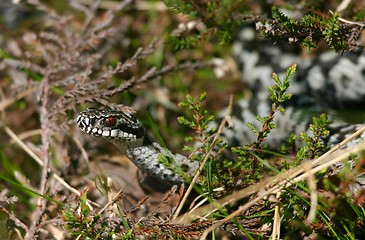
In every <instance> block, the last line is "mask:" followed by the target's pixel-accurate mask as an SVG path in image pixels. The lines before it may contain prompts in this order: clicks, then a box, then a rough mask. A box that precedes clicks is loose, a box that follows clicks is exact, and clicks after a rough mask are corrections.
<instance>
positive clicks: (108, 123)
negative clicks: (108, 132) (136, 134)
mask: <svg viewBox="0 0 365 240" xmlns="http://www.w3.org/2000/svg"><path fill="white" fill-rule="evenodd" d="M116 123H117V119H116V118H115V117H108V118H107V119H105V122H104V124H105V126H106V127H113V126H115V124H116Z"/></svg>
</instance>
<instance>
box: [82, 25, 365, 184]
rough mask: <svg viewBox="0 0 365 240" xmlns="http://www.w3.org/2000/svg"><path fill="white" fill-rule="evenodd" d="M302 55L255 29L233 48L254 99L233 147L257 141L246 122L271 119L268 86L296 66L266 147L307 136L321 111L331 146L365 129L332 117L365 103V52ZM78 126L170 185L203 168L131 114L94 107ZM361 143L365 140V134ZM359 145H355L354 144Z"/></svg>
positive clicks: (247, 101) (239, 121)
mask: <svg viewBox="0 0 365 240" xmlns="http://www.w3.org/2000/svg"><path fill="white" fill-rule="evenodd" d="M258 46H259V47H258ZM299 51H300V50H298V48H295V47H291V46H287V45H285V44H277V45H273V44H272V42H270V41H268V40H264V39H261V38H259V37H258V36H257V34H256V33H255V31H254V30H253V29H252V28H243V30H242V31H241V33H240V35H239V39H238V41H236V42H235V43H234V45H233V55H234V57H235V59H236V62H237V64H238V66H239V68H240V69H241V79H242V81H244V84H245V85H246V86H247V87H248V88H249V89H250V90H251V91H252V96H253V97H251V98H250V97H247V98H244V99H241V100H239V101H237V102H236V103H235V106H234V112H233V116H232V120H233V125H234V127H233V129H230V130H228V131H227V132H226V133H225V138H226V140H227V142H228V143H229V144H230V145H237V144H240V145H243V144H246V143H248V142H251V141H254V140H255V138H256V136H255V135H254V134H253V133H252V131H251V130H250V129H249V128H247V127H246V126H245V123H246V122H251V123H254V124H256V127H259V126H260V123H258V122H257V121H256V116H257V115H261V116H265V115H266V114H267V113H268V111H269V110H270V107H271V103H270V102H269V93H268V92H267V87H269V86H271V85H273V83H274V82H273V80H272V77H271V76H272V72H274V71H275V72H277V73H278V75H279V76H283V75H284V74H285V71H286V68H287V67H288V66H290V65H291V64H292V63H297V64H298V69H297V72H296V74H295V76H294V78H293V79H292V81H291V86H290V88H289V91H290V92H292V94H293V97H292V99H291V100H290V101H289V102H288V103H287V104H286V106H285V108H286V112H285V114H278V115H277V116H276V117H275V124H276V129H274V131H273V132H272V134H271V136H270V138H268V140H267V141H266V142H265V144H268V145H269V146H271V147H272V148H277V147H278V146H280V145H281V144H282V143H283V141H284V140H285V139H287V138H288V137H289V134H290V133H293V132H294V133H299V132H301V131H306V130H307V129H308V122H309V121H310V119H311V117H312V116H313V115H316V114H318V113H320V112H326V113H329V115H330V120H331V121H330V124H329V126H328V128H329V130H330V132H331V135H330V136H329V137H328V138H327V139H323V141H325V143H326V144H327V145H328V146H333V145H334V144H337V143H339V142H340V141H342V140H343V139H344V138H346V137H347V136H349V135H350V134H352V133H353V132H354V131H356V130H357V129H359V128H360V127H362V126H363V125H361V124H349V123H347V122H345V121H339V120H337V119H336V120H334V119H335V118H331V113H332V111H333V110H334V109H348V108H350V107H355V108H356V107H359V106H363V103H364V102H365V55H364V54H363V52H362V51H355V52H348V53H344V54H342V55H341V54H336V53H334V52H333V51H325V52H322V53H320V54H317V55H314V56H312V57H307V58H303V57H301V56H300V52H299ZM77 124H78V126H79V128H80V129H81V130H82V131H84V132H86V133H88V134H91V135H93V136H94V137H97V138H102V139H107V140H109V141H110V142H112V143H114V144H115V145H116V146H117V147H118V148H119V149H120V150H121V151H122V152H123V153H125V154H126V156H127V157H128V158H129V159H130V160H131V161H133V162H134V164H136V165H137V166H138V167H139V168H140V169H141V170H142V171H144V172H145V173H147V174H149V175H152V176H155V177H158V178H160V179H162V180H164V181H168V182H172V183H178V184H179V183H183V182H185V178H184V177H182V176H181V175H183V174H177V173H176V172H177V171H176V170H174V168H178V169H181V170H183V172H185V173H186V174H187V175H188V176H189V177H192V176H193V175H194V173H195V172H196V170H197V169H198V167H199V163H198V162H194V161H190V160H188V159H187V158H186V157H185V156H183V155H180V154H173V153H171V151H169V150H168V149H165V148H163V147H162V146H161V145H160V144H159V143H157V142H155V141H153V140H152V138H151V137H149V136H148V134H147V132H146V130H145V128H144V127H143V126H142V124H141V122H140V121H139V120H138V119H136V118H135V117H134V116H132V115H131V114H129V113H126V112H122V111H114V110H106V109H103V110H97V109H95V108H89V109H87V110H86V111H83V112H81V113H80V115H79V116H78V119H77ZM359 139H365V134H362V135H361V136H360V138H359ZM355 143H356V141H353V142H350V143H349V144H355ZM163 158H167V159H168V160H169V162H170V163H171V164H169V166H166V164H164V161H162V159H163ZM180 173H181V172H180Z"/></svg>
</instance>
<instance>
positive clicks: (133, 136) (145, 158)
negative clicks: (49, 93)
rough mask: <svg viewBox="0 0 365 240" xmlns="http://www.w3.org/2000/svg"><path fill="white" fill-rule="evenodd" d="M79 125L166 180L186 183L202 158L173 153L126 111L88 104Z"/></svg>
mask: <svg viewBox="0 0 365 240" xmlns="http://www.w3.org/2000/svg"><path fill="white" fill-rule="evenodd" d="M77 125H78V127H79V128H80V129H81V130H82V131H84V132H86V133H87V134H90V135H92V136H94V137H96V138H101V139H106V140H109V141H110V142H112V143H113V144H115V145H116V146H117V147H118V149H119V150H120V151H121V152H122V153H123V154H125V155H126V156H127V157H128V158H129V159H130V160H131V161H132V162H133V163H134V164H135V165H136V166H137V167H139V168H140V169H141V170H142V171H143V172H144V173H146V174H148V175H150V176H152V177H156V178H157V179H160V180H162V181H164V182H168V183H174V184H182V183H186V182H187V181H186V178H189V177H190V178H191V177H193V176H194V174H195V172H196V171H197V170H198V168H199V162H197V161H190V160H189V159H188V158H187V157H186V156H184V155H181V154H173V153H172V152H171V151H170V150H169V149H167V148H164V147H162V146H161V144H159V143H158V142H156V141H154V140H153V139H152V137H150V136H149V135H148V134H147V131H146V129H145V128H144V126H143V125H142V123H141V122H140V121H139V120H138V119H137V118H136V117H134V116H133V115H132V114H130V113H128V112H126V111H116V110H111V109H96V108H88V109H86V110H85V111H82V112H81V113H80V114H79V116H78V117H77Z"/></svg>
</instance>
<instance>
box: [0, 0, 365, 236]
mask: <svg viewBox="0 0 365 240" xmlns="http://www.w3.org/2000/svg"><path fill="white" fill-rule="evenodd" d="M307 2H308V3H307V4H308V6H312V7H313V9H307V10H308V12H309V13H310V14H307V15H305V17H304V18H303V19H302V20H298V21H294V20H291V19H290V18H288V17H286V16H285V14H284V13H282V12H281V11H279V10H278V8H274V9H273V12H272V13H273V14H272V16H273V18H269V17H266V16H265V17H264V16H259V17H258V15H256V14H257V12H255V9H256V11H257V9H261V8H262V9H265V8H267V6H266V4H263V3H253V2H251V1H229V0H225V1H215V0H213V1H202V2H201V3H196V4H193V3H190V2H188V1H180V0H171V1H164V3H163V2H159V1H145V2H144V1H131V0H124V1H77V0H71V1H68V2H62V3H57V4H56V3H52V2H51V1H41V2H37V1H26V3H23V4H24V6H22V7H21V8H17V6H12V7H15V9H14V11H15V12H17V13H18V14H19V16H20V18H19V19H16V20H13V19H9V18H8V17H7V15H6V14H4V16H3V19H2V22H3V23H4V24H3V25H1V29H0V30H1V31H2V32H3V34H2V36H1V39H0V56H1V62H0V69H1V70H0V77H1V82H0V87H1V92H0V93H1V102H0V110H1V129H2V130H1V131H0V135H1V144H0V158H1V163H0V164H1V168H0V179H1V182H0V184H1V185H0V186H1V192H0V213H1V214H0V215H1V217H0V219H1V221H0V236H1V237H4V238H9V239H23V238H24V239H34V238H37V239H50V238H51V239H72V238H78V239H80V238H85V239H112V238H113V239H114V238H117V239H129V238H131V239H132V238H135V237H139V236H150V237H151V238H163V239H165V238H170V239H175V238H204V237H209V238H221V237H232V238H233V236H235V237H237V238H243V239H266V238H269V237H270V236H272V238H273V239H274V238H275V239H278V238H280V237H281V238H286V239H290V238H294V237H298V236H302V237H303V236H310V237H312V238H327V239H328V238H333V239H356V238H360V237H361V236H365V232H364V229H365V227H364V221H365V208H364V207H363V204H364V198H363V196H364V192H362V193H361V194H359V195H357V196H353V195H352V194H351V191H348V189H349V188H350V187H351V184H352V183H353V182H352V181H353V177H354V176H355V175H356V174H357V173H361V172H363V166H364V159H363V157H362V154H363V151H364V148H365V146H364V145H363V144H360V145H358V146H355V147H353V148H349V149H341V150H339V147H340V146H336V147H335V148H333V149H330V150H328V149H327V148H326V146H325V145H323V142H322V141H321V139H322V138H324V137H326V136H327V135H328V132H327V130H326V124H327V123H326V122H327V119H326V116H325V115H320V116H318V117H317V118H314V119H313V124H312V125H311V127H310V130H311V131H312V135H307V134H305V133H302V135H301V136H295V135H292V136H291V138H290V139H288V141H287V144H286V145H285V146H283V147H282V148H281V149H280V150H278V151H273V150H270V149H268V148H267V147H266V146H264V145H263V142H264V140H265V139H266V138H270V132H271V130H272V129H274V128H275V125H274V124H273V123H272V120H273V118H275V115H276V114H280V112H281V111H285V109H284V108H282V107H281V104H282V103H283V102H284V101H288V100H289V99H290V93H288V92H287V91H286V90H287V88H288V86H289V84H290V77H291V76H292V75H293V73H294V71H295V65H292V66H291V67H289V66H288V67H289V68H288V72H287V76H286V77H285V78H284V79H279V78H278V76H276V75H274V76H273V87H272V88H270V89H269V91H270V94H271V96H272V97H271V101H272V102H273V105H272V110H271V112H270V113H269V114H268V115H267V116H258V121H260V122H261V124H262V129H257V128H255V127H253V125H250V124H249V123H248V127H250V128H251V129H252V130H253V132H255V133H256V134H257V140H256V141H255V142H253V143H250V144H247V145H246V146H240V147H236V148H235V149H234V150H233V151H231V149H230V146H227V145H226V144H225V143H224V141H223V139H222V134H224V129H225V128H227V127H229V126H230V117H229V116H230V112H231V111H232V100H230V98H229V95H231V94H235V95H240V93H241V92H242V91H243V90H244V87H243V86H241V85H239V80H237V77H236V76H237V75H238V74H237V72H236V71H237V70H236V69H235V67H234V64H232V59H231V57H230V51H229V45H227V43H230V41H231V40H232V39H234V36H235V34H236V33H237V30H238V27H239V26H240V25H241V24H243V21H246V20H249V21H260V22H261V21H266V23H267V24H272V25H271V26H272V27H273V29H274V30H275V29H276V30H275V31H269V32H268V31H267V26H268V25H262V26H265V27H262V29H260V30H263V31H264V33H266V36H267V37H271V38H273V39H275V40H277V38H280V36H282V35H283V33H285V38H286V39H296V42H298V43H300V44H302V45H304V46H305V47H310V48H312V47H316V46H317V45H318V44H319V39H320V38H322V37H324V38H325V40H326V42H327V43H328V45H329V46H330V47H331V48H333V49H335V50H336V51H345V50H348V49H350V48H352V47H355V44H354V41H355V40H356V38H357V37H358V35H359V34H360V31H361V29H362V28H363V26H362V27H361V25H359V24H358V23H357V22H355V21H356V20H359V19H363V16H364V15H365V14H364V11H358V12H355V13H351V14H352V15H351V14H350V13H349V14H348V15H349V16H351V19H352V20H351V21H347V22H344V21H343V18H341V17H339V15H338V14H333V13H331V12H329V11H325V10H326V9H327V8H330V7H336V6H337V5H336V4H337V3H336V1H329V2H330V3H327V4H328V5H327V6H322V5H321V4H317V3H316V4H312V5H311V4H310V3H311V2H313V1H307ZM58 4H60V5H58ZM165 4H166V5H165ZM325 5H326V4H325ZM277 6H278V7H283V8H284V7H288V6H283V5H281V6H280V1H278V3H277ZM23 7H24V8H23ZM314 8H316V9H314ZM9 9H10V5H8V6H6V8H5V10H9ZM354 9H356V8H354ZM169 10H173V12H170V11H169ZM2 11H4V10H2ZM23 11H24V12H23ZM242 13H245V14H244V15H242ZM182 14H186V15H188V16H185V15H182ZM14 16H15V15H14ZM228 16H233V17H232V18H229V17H228ZM313 19H315V21H314V23H315V24H313V25H311V23H312V22H311V21H312V20H313ZM329 25H330V26H331V28H326V31H324V28H325V26H329ZM156 26H158V27H156ZM279 26H280V27H281V28H279ZM311 27H313V28H311ZM265 31H266V32H265ZM342 33H346V34H342ZM291 34H292V35H291ZM350 38H351V39H350ZM213 56H215V58H213ZM217 56H218V57H217ZM219 78H220V79H219ZM221 79H224V80H225V81H221ZM237 84H238V85H237ZM237 86H239V87H237ZM202 92H206V93H207V94H205V93H203V94H201V93H202ZM187 94H188V95H189V96H188V97H187V98H186V99H185V96H186V95H187ZM192 96H198V97H197V98H194V97H192ZM217 99H219V100H220V101H217ZM179 102H180V106H181V108H179V107H178V104H177V103H179ZM90 105H94V106H101V107H107V108H113V109H128V110H129V111H136V110H138V114H139V115H140V116H141V119H142V121H143V122H144V124H146V125H147V126H149V128H150V129H151V130H152V132H153V133H154V134H153V135H154V136H155V137H156V139H157V140H158V141H159V142H163V140H164V139H165V140H166V144H165V145H167V146H168V147H169V148H171V149H172V150H174V151H180V152H182V151H181V150H180V149H181V147H179V146H183V145H184V140H186V142H188V143H187V145H188V146H187V147H186V148H185V149H184V150H185V151H186V152H185V154H186V155H188V154H190V158H191V159H194V160H199V161H200V162H201V163H202V166H201V170H202V171H201V172H200V176H199V175H197V176H196V177H195V178H194V179H192V184H191V185H190V186H182V187H177V186H174V187H171V188H169V189H167V190H166V189H164V190H163V191H157V190H156V189H155V187H156V186H153V184H152V186H148V184H146V182H144V181H142V179H143V178H144V177H143V176H141V174H140V173H138V170H137V169H136V168H135V166H133V165H131V164H130V163H129V161H128V160H127V159H125V157H124V156H120V155H118V151H117V150H116V149H115V148H114V147H113V146H110V145H109V144H108V143H104V142H97V141H95V140H94V139H92V138H90V137H88V136H85V135H82V134H81V133H80V132H79V131H78V130H76V128H75V118H76V116H77V114H78V112H79V111H80V110H82V109H84V108H86V107H87V106H90ZM227 106H228V110H227V112H226V115H225V117H224V118H223V120H222V121H219V122H218V124H219V125H218V126H216V127H214V128H212V127H211V125H210V123H211V122H212V121H214V120H213V115H212V114H210V113H209V112H208V111H207V110H206V109H209V110H211V111H217V110H221V109H223V108H224V107H227ZM177 116H183V117H180V118H179V120H178V121H177V120H176V119H177ZM179 123H180V124H181V125H179ZM186 127H187V128H189V130H188V133H187V132H186V131H187V130H186V129H187V128H186ZM360 131H363V129H362V130H360ZM359 133H360V132H358V133H356V134H357V135H358V134H359ZM354 137H355V135H354V136H352V137H351V138H354ZM297 139H302V141H303V143H304V145H303V146H302V147H301V148H299V149H296V148H294V147H293V144H294V142H295V140H297ZM350 140H351V139H350V138H349V139H347V140H345V141H350ZM322 154H323V155H322ZM355 155H356V156H357V157H356V158H357V162H358V163H357V165H356V167H355V170H351V169H350V168H349V167H347V168H346V167H345V168H344V169H343V171H342V172H341V174H339V175H336V176H335V179H331V178H328V177H327V176H326V169H327V168H328V167H329V166H331V164H333V163H335V162H338V161H346V160H347V159H348V158H353V159H355ZM310 159H312V160H310ZM313 159H314V160H313Z"/></svg>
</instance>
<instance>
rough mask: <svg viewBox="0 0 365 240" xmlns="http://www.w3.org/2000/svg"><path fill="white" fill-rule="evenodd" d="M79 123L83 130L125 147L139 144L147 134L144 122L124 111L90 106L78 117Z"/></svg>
mask: <svg viewBox="0 0 365 240" xmlns="http://www.w3.org/2000/svg"><path fill="white" fill-rule="evenodd" d="M77 125H78V127H79V128H80V129H81V130H82V131H83V132H86V133H87V134H90V135H92V136H94V137H97V138H102V139H107V140H109V141H111V142H113V143H114V144H116V145H118V146H121V147H123V148H127V147H133V146H138V145H139V144H141V142H143V139H144V137H145V135H146V132H145V129H144V127H143V126H142V123H141V122H140V121H139V120H138V119H137V118H135V117H134V116H133V115H131V114H129V113H127V112H123V111H114V110H109V109H96V108H88V109H86V110H85V111H83V112H81V113H80V115H79V116H78V117H77Z"/></svg>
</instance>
